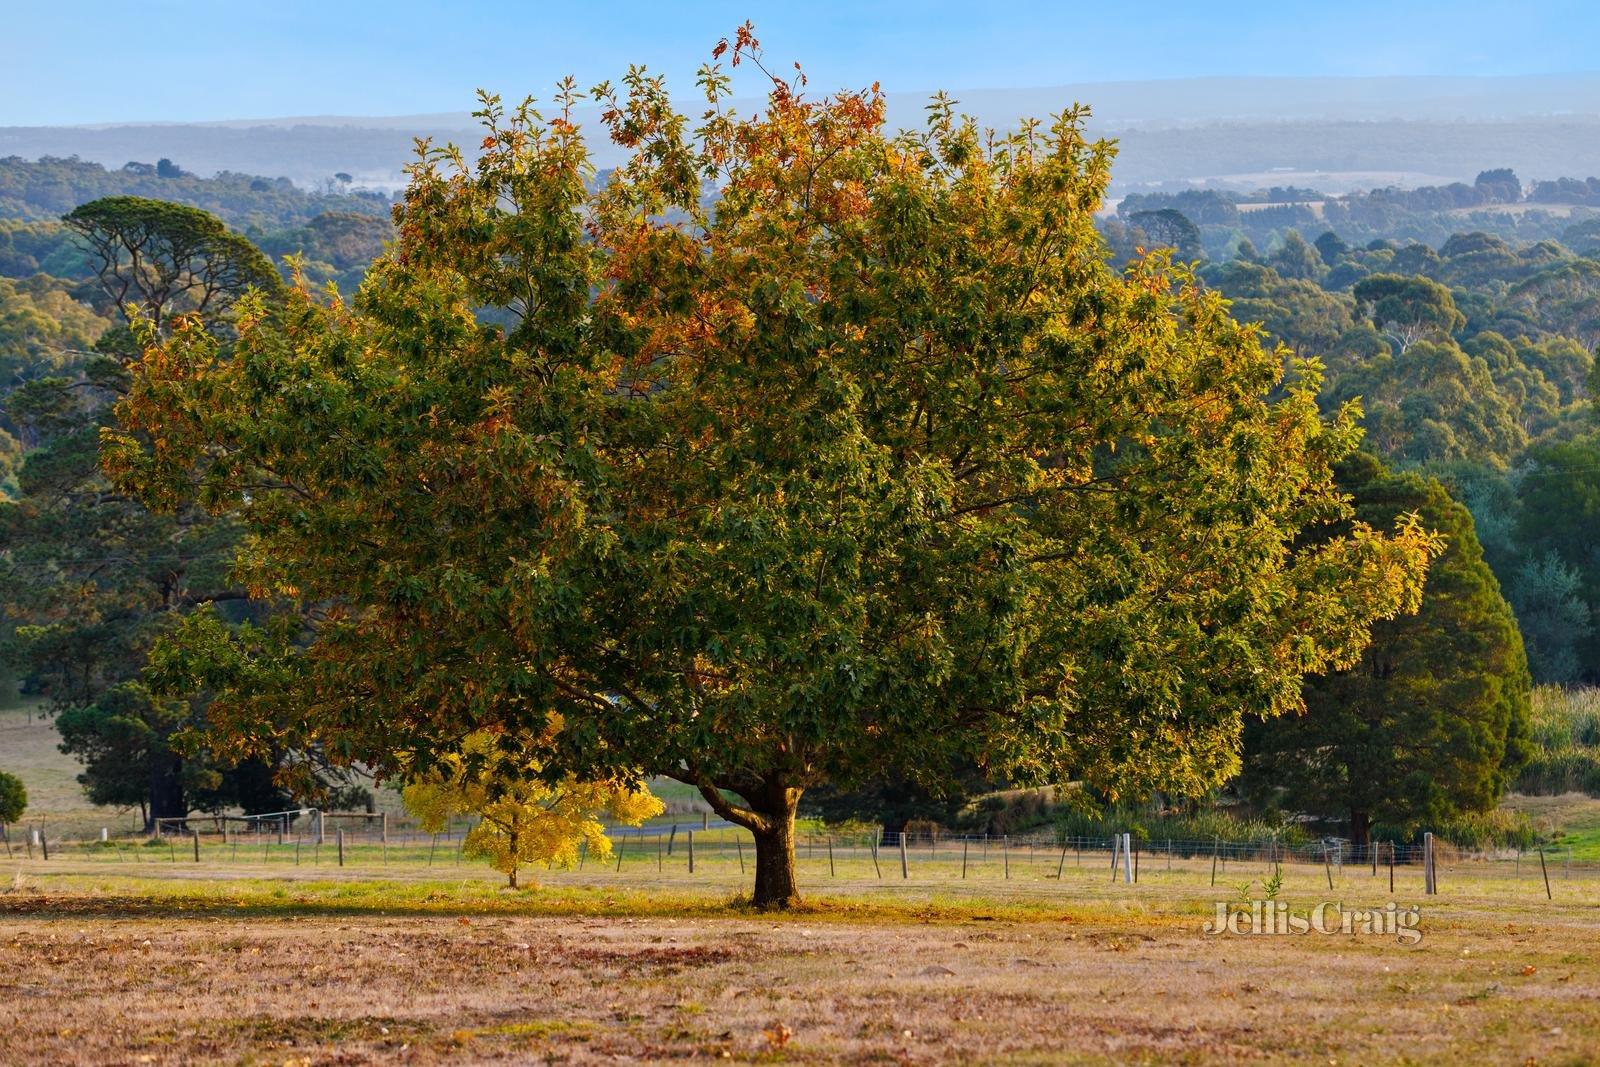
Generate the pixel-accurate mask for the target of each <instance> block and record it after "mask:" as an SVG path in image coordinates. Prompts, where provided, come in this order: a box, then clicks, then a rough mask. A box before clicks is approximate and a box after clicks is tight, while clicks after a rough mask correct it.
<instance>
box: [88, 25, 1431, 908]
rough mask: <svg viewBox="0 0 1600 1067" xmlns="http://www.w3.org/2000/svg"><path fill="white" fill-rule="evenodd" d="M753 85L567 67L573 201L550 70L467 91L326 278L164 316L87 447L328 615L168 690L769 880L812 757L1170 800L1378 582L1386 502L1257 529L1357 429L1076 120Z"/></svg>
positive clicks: (1410, 534)
mask: <svg viewBox="0 0 1600 1067" xmlns="http://www.w3.org/2000/svg"><path fill="white" fill-rule="evenodd" d="M725 46H726V42H725ZM732 48H733V51H732V55H731V58H733V59H734V61H735V65H737V63H738V61H741V60H753V61H754V62H756V63H757V64H759V63H760V59H759V53H758V52H757V51H756V50H755V48H754V42H753V40H752V39H751V38H750V36H749V33H748V30H746V31H743V32H741V35H740V37H739V39H738V41H737V42H735V44H734V45H733V46H732ZM725 50H726V49H725V48H723V49H719V50H718V53H719V55H721V54H723V53H724V52H725ZM797 81H798V79H797ZM769 84H770V91H769V95H768V98H767V102H766V106H765V108H764V109H763V111H762V112H761V113H760V114H758V115H755V116H753V117H741V116H736V115H735V114H734V113H733V112H732V110H731V106H730V105H729V104H728V102H727V101H728V93H729V91H730V84H729V77H728V75H727V73H726V72H725V71H724V70H723V69H722V68H721V67H718V66H711V67H708V68H706V69H705V70H704V71H703V73H702V85H703V86H704V88H705V89H706V94H707V98H708V100H709V105H708V107H707V109H706V113H705V116H704V119H703V122H702V123H701V125H700V126H699V127H698V128H691V123H690V121H689V120H687V119H685V118H684V117H683V116H681V115H679V114H678V113H677V112H676V111H675V110H674V109H673V108H672V106H671V105H670V103H669V101H668V96H667V92H666V90H665V88H664V86H663V85H662V84H661V83H660V81H659V80H656V79H653V78H650V77H647V76H646V75H645V74H644V73H643V72H642V71H638V70H635V71H632V72H630V74H629V76H628V77H627V79H626V81H625V83H624V85H623V87H622V88H621V90H620V91H614V90H613V88H612V87H611V86H600V87H597V89H596V90H595V95H596V96H597V97H598V98H599V100H600V102H601V104H602V105H603V109H604V112H605V125H606V132H607V133H608V134H609V136H610V137H611V138H612V139H613V140H615V141H616V142H617V143H618V144H620V145H621V146H623V147H624V148H626V149H628V150H629V152H630V156H629V158H628V160H627V162H626V163H625V164H624V165H623V166H621V167H620V168H619V169H617V170H616V171H615V172H614V173H613V174H611V175H610V176H609V178H608V179H607V180H605V181H604V182H601V183H597V186H596V187H594V188H591V187H590V185H589V184H588V183H587V179H588V178H589V176H590V175H591V174H592V170H591V165H590V159H589V155H588V149H587V147H586V144H585V140H584V137H583V134H582V133H581V132H580V131H579V130H578V129H577V128H576V127H575V126H574V125H573V124H572V122H571V113H570V111H569V110H566V109H567V108H570V106H571V103H572V100H573V99H574V98H575V94H573V93H572V92H571V88H570V85H569V86H568V88H567V89H566V90H565V91H564V94H563V98H562V100H563V110H562V111H561V112H560V113H558V114H557V115H556V116H555V117H553V118H548V119H546V118H541V117H540V116H539V115H538V114H536V113H535V112H533V111H532V110H531V108H529V107H527V106H524V107H523V108H521V109H518V110H516V111H515V112H513V113H512V114H509V115H507V114H504V113H503V112H502V110H501V108H500V107H499V105H498V103H497V101H495V100H494V99H493V98H486V105H485V108H484V112H483V116H484V118H485V122H486V125H487V136H486V137H485V139H484V141H483V154H482V156H481V158H480V159H478V160H477V161H476V163H475V164H471V165H468V164H465V163H463V161H462V159H461V157H460V155H459V154H458V153H455V152H453V151H450V150H443V151H440V150H430V151H428V152H426V154H425V155H424V156H423V158H422V159H421V160H420V161H419V162H418V163H417V164H416V165H415V166H414V167H413V170H412V176H411V183H410V187H409V189H408V190H407V192H406V195H405V199H404V201H403V203H402V204H401V205H400V206H399V207H398V209H397V211H396V222H397V229H398V234H399V236H398V239H397V241H396V243H395V245H394V246H393V248H392V250H390V251H389V252H388V253H387V254H386V255H385V256H384V257H383V258H382V259H381V260H380V261H379V262H378V263H376V264H375V265H374V267H373V269H372V271H371V273H370V274H369V276H368V280H367V283H366V284H365V286H364V287H363V289H362V291H361V293H360V294H359V296H358V297H357V298H356V300H355V301H354V303H353V304H351V305H348V306H347V305H345V304H343V303H341V302H338V301H336V300H334V301H331V303H328V304H324V303H322V302H319V300H318V299H315V298H313V296H312V295H309V294H304V293H302V294H300V295H299V296H297V297H293V298H292V307H291V309H290V310H289V311H288V312H287V313H286V314H284V315H283V316H282V317H281V318H280V319H276V320H268V319H266V318H261V317H254V316H250V315H248V314H247V315H246V316H244V319H243V321H242V322H241V323H240V336H239V340H238V343H237V345H236V346H235V347H234V348H233V349H232V350H231V351H230V352H229V353H228V354H227V357H226V358H222V356H221V355H219V349H218V347H217V345H216V343H215V342H214V341H212V340H211V339H210V338H208V337H207V336H206V334H205V333H204V331H201V330H199V329H193V328H189V329H185V328H181V327H180V328H177V329H175V330H174V331H173V334H172V336H171V338H170V339H169V340H167V341H166V342H165V343H161V344H157V345H154V346H153V347H152V348H151V349H150V351H149V352H148V353H147V354H146V357H145V359H144V361H143V363H142V364H141V365H140V366H139V368H138V369H137V371H136V384H135V387H134V389H133V391H132V392H131V394H130V395H129V398H128V400H127V401H126V402H125V403H124V404H123V406H122V409H121V414H122V419H123V426H124V429H122V430H121V431H119V432H116V433H113V434H111V435H109V436H108V447H107V451H106V456H107V465H108V468H109V469H110V470H111V471H112V472H113V474H114V476H115V477H116V479H117V480H118V482H119V483H121V484H123V485H125V486H130V487H135V488H137V489H138V490H139V491H140V492H141V493H142V494H143V495H144V497H145V498H146V499H147V500H149V501H151V502H153V503H156V504H159V505H164V506H174V505H177V504H179V503H180V502H182V501H184V500H187V499H190V497H191V496H192V495H193V494H194V493H196V492H198V493H199V496H200V498H201V499H202V500H203V501H204V502H205V503H206V504H207V506H209V507H211V508H213V509H216V510H224V511H234V512H237V513H238V514H239V516H240V518H241V520H242V521H243V522H244V523H245V524H246V526H247V527H248V529H249V530H250V531H251V536H250V537H249V539H248V540H247V542H246V546H245V550H244V552H243V554H242V557H241V562H240V569H241V573H242V575H243V576H244V577H245V578H246V580H247V581H248V583H249V584H250V586H251V587H252V588H253V589H254V590H255V591H256V592H257V593H258V594H259V595H262V596H267V597H280V598H284V599H286V600H292V601H297V602H299V603H300V604H303V605H317V606H318V610H317V612H316V613H315V614H314V615H311V616H309V617H310V618H311V619H312V620H313V621H312V625H311V626H310V628H309V629H302V628H301V627H299V626H298V625H292V624H288V623H285V624H284V625H281V626H278V627H269V628H266V629H263V630H260V631H255V632H251V633H244V634H242V635H240V634H235V635H231V636H230V635H229V634H228V633H227V632H225V631H224V630H223V629H221V628H219V627H208V626H207V625H205V624H204V623H194V624H191V625H190V626H189V627H188V628H187V630H186V632H185V634H184V635H183V637H182V638H181V639H179V640H176V641H173V642H171V643H170V644H169V646H168V647H167V649H166V651H165V654H164V656H163V658H162V660H161V662H160V663H159V664H158V667H159V669H158V671H157V674H156V677H157V679H158V680H160V681H161V682H163V683H164V684H165V685H167V686H169V687H172V688H176V689H183V688H185V687H192V686H201V685H204V686H207V687H209V688H212V689H214V690H216V691H217V692H218V693H219V694H220V695H219V696H218V698H217V700H216V702H215V703H214V704H213V706H212V716H213V719H214V721H215V723H216V727H217V730H218V732H219V734H222V735H225V736H231V737H234V738H239V739H243V740H242V741H241V742H240V743H241V744H244V745H246V746H248V745H249V744H253V743H267V742H271V743H274V744H279V745H287V747H290V748H301V747H310V746H312V745H317V746H320V747H322V748H324V749H325V750H327V751H331V752H336V753H343V754H344V755H345V756H346V757H347V758H351V759H362V760H366V761H369V762H371V763H372V764H373V765H374V766H376V767H378V768H381V769H390V770H399V769H401V768H404V767H406V766H416V765H425V763H426V761H427V759H428V758H429V756H430V754H434V753H444V752H449V751H454V750H455V748H456V746H457V745H458V744H459V742H460V739H461V738H462V737H464V736H466V735H468V734H470V733H472V732H473V731H478V730H488V731H490V732H491V733H494V732H498V734H499V736H503V737H504V738H505V739H506V741H507V744H508V745H512V746H521V745H523V744H524V743H525V742H526V739H527V738H528V737H530V736H537V737H547V738H548V740H547V741H546V742H545V744H546V747H547V749H548V751H545V752H542V753H541V754H540V758H539V759H538V761H537V762H538V763H539V764H540V765H541V766H542V768H543V769H544V771H545V772H546V773H547V774H550V775H552V776H554V775H566V774H577V775H579V776H580V777H582V778H585V779H588V780H605V779H612V778H628V777H630V776H635V775H639V774H665V775H670V776H673V777H675V778H679V779H681V780H683V781H686V782H690V783H692V784H693V785H695V786H696V787H698V788H699V790H700V791H701V792H702V794H703V795H704V796H705V798H706V799H707V801H708V802H709V803H710V804H711V805H712V806H713V807H714V808H715V809H716V811H718V812H719V813H720V814H722V815H723V816H725V817H726V818H728V819H730V820H732V821H733V822H735V823H738V824H740V825H743V826H745V827H748V828H749V829H750V830H751V831H752V832H753V833H754V835H755V838H756V846H757V865H756V876H755V889H754V899H755V902H756V903H757V904H759V905H761V906H783V905H786V904H788V903H790V902H792V901H793V900H795V899H796V897H797V887H796V883H795V873H794V865H793V827H794V812H795V806H796V803H797V802H798V800H799V798H800V796H801V795H802V793H803V792H804V791H805V790H806V789H807V788H809V787H811V786H813V785H815V784H818V783H821V782H825V781H826V782H834V783H838V784H843V785H846V786H848V785H850V784H852V783H854V782H857V781H859V780H861V779H862V778H864V777H865V776H866V775H868V774H869V773H874V772H877V771H880V770H884V769H891V770H894V771H896V772H900V773H904V774H906V775H910V776H913V777H923V778H928V777H936V776H938V775H941V774H944V773H946V772H947V770H948V769H949V768H951V767H952V766H960V765H970V764H973V763H975V764H977V765H978V766H979V767H981V768H984V769H986V770H989V771H992V772H993V773H995V774H997V775H1003V776H1005V777H1006V778H1007V779H1009V780H1012V781H1017V782H1027V781H1045V780H1061V779H1066V778H1070V777H1080V778H1084V779H1088V780H1089V781H1091V782H1092V783H1093V784H1094V785H1095V786H1096V787H1097V788H1099V789H1100V790H1102V791H1104V792H1107V793H1111V794H1115V793H1117V792H1119V791H1122V792H1127V791H1143V790H1147V789H1152V788H1160V789H1164V790H1169V791H1173V792H1179V793H1193V792H1198V791H1201V790H1203V789H1205V788H1207V787H1209V786H1212V785H1214V784H1216V783H1218V782H1220V781H1222V780H1224V779H1225V778H1227V777H1228V776H1229V775H1230V774H1232V773H1233V772H1234V771H1235V770H1236V769H1237V766H1238V755H1237V753H1238V742H1239V734H1240V729H1241V720H1242V716H1244V715H1246V714H1253V715H1269V716H1270V715H1274V714H1278V713H1281V712H1283V711H1287V710H1291V709H1298V708H1299V707H1300V706H1301V697H1300V685H1301V681H1302V679H1303V677H1304V676H1305V675H1306V674H1307V673H1308V672H1316V671H1321V670H1325V669H1329V668H1332V667H1339V666H1347V665H1349V664H1350V663H1353V662H1354V661H1355V660H1356V658H1357V657H1358V656H1359V654H1360V652H1361V650H1362V648H1363V647H1364V646H1365V644H1366V641H1367V635H1368V630H1369V627H1370V626H1371V624H1372V623H1373V622H1374V621H1375V620H1377V619H1379V618H1383V617H1388V616H1392V615H1394V614H1395V613H1396V612H1399V611H1402V610H1405V609H1408V608H1414V607H1415V605H1416V602H1417V597H1418V592H1419V588H1420V582H1421V576H1422V574H1423V572H1424V570H1425V566H1426V561H1427V558H1428V556H1429V554H1430V552H1431V551H1432V550H1433V549H1432V546H1433V542H1432V539H1431V537H1430V536H1429V535H1427V534H1426V533H1424V532H1423V531H1421V530H1420V529H1419V528H1418V527H1416V526H1415V525H1413V524H1411V523H1409V522H1402V523H1401V524H1400V525H1399V526H1398V527H1397V529H1396V530H1395V531H1394V532H1392V533H1389V534H1384V533H1379V532H1375V531H1373V530H1371V529H1368V528H1367V527H1365V526H1361V525H1353V526H1349V527H1346V528H1344V529H1343V530H1342V532H1341V533H1340V534H1339V535H1338V536H1334V537H1330V538H1327V539H1325V540H1323V541H1322V542H1320V543H1319V544H1317V545H1316V546H1315V547H1314V548H1308V549H1305V550H1303V551H1295V550H1294V549H1293V544H1294V541H1295V539H1296V537H1297V536H1298V535H1299V534H1300V532H1301V531H1302V530H1303V529H1304V528H1305V527H1306V526H1307V525H1308V524H1311V525H1314V524H1323V523H1332V522H1336V521H1342V520H1344V519H1346V518H1347V516H1348V506H1347V504H1346V502H1345V501H1344V500H1343V498H1342V497H1341V496H1340V495H1339V494H1338V492H1337V491H1336V489H1335V487H1334V485H1333V482H1332V476H1331V473H1330V468H1331V464H1332V463H1333V462H1335V461H1336V460H1337V459H1338V458H1339V457H1341V456H1342V455H1344V454H1345V453H1347V452H1348V451H1349V450H1350V449H1352V448H1353V447H1354V446H1355V444H1356V441H1357V437H1358V432H1359V431H1358V429H1357V427H1356V425H1355V420H1354V416H1353V413H1352V412H1350V411H1345V412H1343V413H1341V414H1340V415H1339V416H1338V417H1336V418H1334V419H1332V420H1331V421H1328V420H1324V419H1323V418H1322V417H1321V416H1320V415H1319V414H1318V411H1317V407H1316V403H1315V398H1314V397H1315V389H1316V382H1315V375H1314V372H1312V373H1308V374H1307V376H1306V377H1304V378H1301V379H1297V380H1296V381H1294V382H1291V383H1289V384H1288V386H1287V387H1286V388H1285V390H1284V393H1283V399H1281V400H1279V401H1276V402H1270V401H1269V399H1268V396H1269V394H1270V393H1272V391H1273V390H1275V389H1277V388H1279V386H1280V375H1281V363H1280V358H1279V356H1278V354H1276V353H1274V352H1270V351H1264V350H1263V349H1262V346H1261V344H1260V341H1259V337H1258V335H1257V333H1256V332H1255V331H1254V330H1252V329H1250V328H1247V327H1245V326H1241V325H1239V324H1237V323H1236V322H1234V321H1233V320H1232V319H1231V318H1230V317H1229V314H1228V310H1227V307H1226V306H1225V304H1224V303H1223V302H1222V301H1221V299H1220V298H1218V297H1217V296H1215V295H1214V294H1210V293H1207V292H1205V291H1203V290H1202V288H1201V287H1200V286H1198V285H1197V284H1195V283H1194V282H1193V281H1192V279H1190V278H1189V277H1188V276H1187V275H1186V274H1184V273H1183V272H1181V271H1175V270H1172V269H1169V267H1168V263H1167V261H1166V260H1165V259H1164V258H1163V257H1160V256H1155V257H1151V258H1148V259H1145V260H1142V261H1140V262H1138V263H1136V264H1135V265H1134V266H1133V267H1132V268H1131V269H1130V270H1129V271H1128V272H1127V273H1126V274H1119V273H1116V272H1113V271H1112V270H1111V269H1110V268H1109V267H1108V266H1107V263H1106V261H1105V255H1106V253H1105V249H1104V248H1103V246H1102V244H1101V242H1100V240H1099V239H1098V237H1097V236H1096V233H1095V230H1094V226H1093V217H1094V212H1095V211H1096V209H1097V208H1098V207H1099V205H1100V203H1101V200H1102V197H1103V195H1104V192H1105V187H1106V183H1107V178H1108V171H1109V166H1110V159H1111V152H1110V149H1109V147H1108V146H1107V145H1105V144H1104V143H1092V142H1090V141H1088V140H1087V139H1086V138H1085V135H1084V132H1083V118H1084V112H1082V111H1081V110H1074V111H1071V112H1068V113H1066V114H1064V115H1062V116H1060V117H1059V118H1058V119H1056V120H1055V121H1054V122H1053V123H1052V124H1050V125H1049V126H1041V125H1028V126H1026V127H1024V128H1023V130H1022V131H1021V132H1020V133H1018V134H1016V135H1015V136H1007V137H1000V136H994V135H990V134H987V133H985V132H984V131H982V130H979V129H977V128H976V127H975V126H973V125H972V124H971V123H969V122H966V121H963V120H961V119H960V118H958V116H957V115H956V114H955V112H954V110H953V106H952V105H951V104H950V103H949V102H947V101H945V100H943V99H940V100H936V101H935V103H934V105H933V106H932V108H931V109H930V112H929V115H930V118H929V121H928V124H927V126H926V128H925V129H923V130H920V131H915V132H910V133H900V134H892V133H887V132H885V131H884V129H883V127H882V123H883V98H882V97H881V95H880V94H879V93H878V92H877V90H876V88H873V89H870V90H866V91H861V92H845V93H840V94H837V95H835V96H832V97H828V98H824V99H808V98H807V97H805V96H804V95H803V93H802V91H801V89H800V86H799V85H798V84H795V83H790V82H785V81H783V80H781V79H777V78H773V79H772V80H771V81H770V83H769ZM295 617H297V618H300V617H307V616H295ZM557 722H559V728H555V729H550V728H549V727H550V725H551V724H553V723H557Z"/></svg>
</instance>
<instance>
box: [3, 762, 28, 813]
mask: <svg viewBox="0 0 1600 1067" xmlns="http://www.w3.org/2000/svg"><path fill="white" fill-rule="evenodd" d="M26 810H28V790H27V788H26V787H25V786H24V785H23V784H22V779H21V778H18V777H17V776H16V775H14V774H7V773H6V772H5V771H0V824H4V823H10V822H16V821H17V820H18V819H20V818H22V813H23V812H24V811H26Z"/></svg>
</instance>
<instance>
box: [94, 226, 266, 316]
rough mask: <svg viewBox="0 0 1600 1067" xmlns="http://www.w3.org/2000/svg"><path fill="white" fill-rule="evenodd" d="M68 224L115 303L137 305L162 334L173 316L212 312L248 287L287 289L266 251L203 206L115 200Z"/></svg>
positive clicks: (262, 289) (264, 289)
mask: <svg viewBox="0 0 1600 1067" xmlns="http://www.w3.org/2000/svg"><path fill="white" fill-rule="evenodd" d="M62 221H63V222H65V223H66V224H67V226H68V227H70V228H71V229H72V230H74V231H76V232H77V233H78V235H79V236H80V237H82V238H83V240H84V241H85V242H86V243H87V244H88V245H89V248H90V250H91V252H92V254H93V259H92V260H91V264H92V266H93V268H94V272H95V276H96V277H97V278H99V280H100V285H101V287H102V288H103V289H104V290H105V293H106V296H107V297H108V298H109V299H110V300H111V301H112V304H113V306H115V307H116V308H117V309H118V310H124V309H127V308H129V307H130V306H131V307H135V308H137V309H138V313H139V314H140V315H143V316H146V317H147V318H149V320H150V321H151V323H152V325H153V326H154V327H155V328H157V329H159V328H160V326H161V324H162V322H163V321H164V320H165V319H166V317H167V316H168V315H171V314H182V313H185V312H193V313H195V314H197V315H202V316H203V315H208V314H210V315H214V314H215V313H216V312H217V311H218V310H219V309H220V307H221V306H222V305H224V304H227V303H229V302H231V301H233V300H236V299H238V298H239V297H240V296H241V295H243V293H244V292H245V291H246V290H248V289H252V288H254V289H259V290H261V291H263V292H266V293H276V292H277V291H278V290H279V289H280V288H281V287H282V284H283V283H282V280H281V279H280V278H279V276H278V271H277V269H276V268H274V267H273V265H272V262H271V261H270V260H268V259H267V257H266V256H264V255H262V254H261V250H260V249H258V248H256V246H255V245H253V244H251V243H250V242H249V241H248V240H246V239H245V238H243V237H240V236H239V235H237V234H234V233H231V232H229V230H228V228H227V226H225V225H224V224H223V222H222V220H221V219H219V218H217V217H216V216H215V215H212V214H209V213H208V212H205V211H202V210H200V209H199V208H194V207H188V206H186V205H184V204H174V203H172V202H170V201H166V200H146V199H144V198H142V197H137V196H113V197H107V198H105V199H103V200H95V201H93V202H91V203H88V204H83V205H80V206H79V207H76V208H73V209H72V210H71V211H70V212H68V213H67V214H66V216H64V218H63V220H62Z"/></svg>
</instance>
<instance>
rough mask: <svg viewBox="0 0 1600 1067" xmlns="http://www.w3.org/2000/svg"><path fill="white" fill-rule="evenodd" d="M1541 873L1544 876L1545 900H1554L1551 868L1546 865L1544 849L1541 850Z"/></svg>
mask: <svg viewBox="0 0 1600 1067" xmlns="http://www.w3.org/2000/svg"><path fill="white" fill-rule="evenodd" d="M1539 873H1540V874H1543V875H1544V898H1545V899H1546V900H1554V899H1555V897H1553V896H1551V895H1550V868H1548V867H1546V866H1545V865H1544V849H1542V848H1541V849H1540V850H1539Z"/></svg>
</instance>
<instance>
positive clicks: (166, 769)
mask: <svg viewBox="0 0 1600 1067" xmlns="http://www.w3.org/2000/svg"><path fill="white" fill-rule="evenodd" d="M188 814H189V804H188V800H187V799H186V798H185V797H184V795H183V760H182V759H181V758H179V757H178V756H175V755H168V754H166V753H160V754H157V755H155V756H153V757H152V759H151V761H150V810H149V811H148V812H147V813H146V815H145V827H144V828H145V831H146V832H149V831H151V830H154V829H155V826H156V820H157V819H182V818H185V817H187V816H188Z"/></svg>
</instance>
